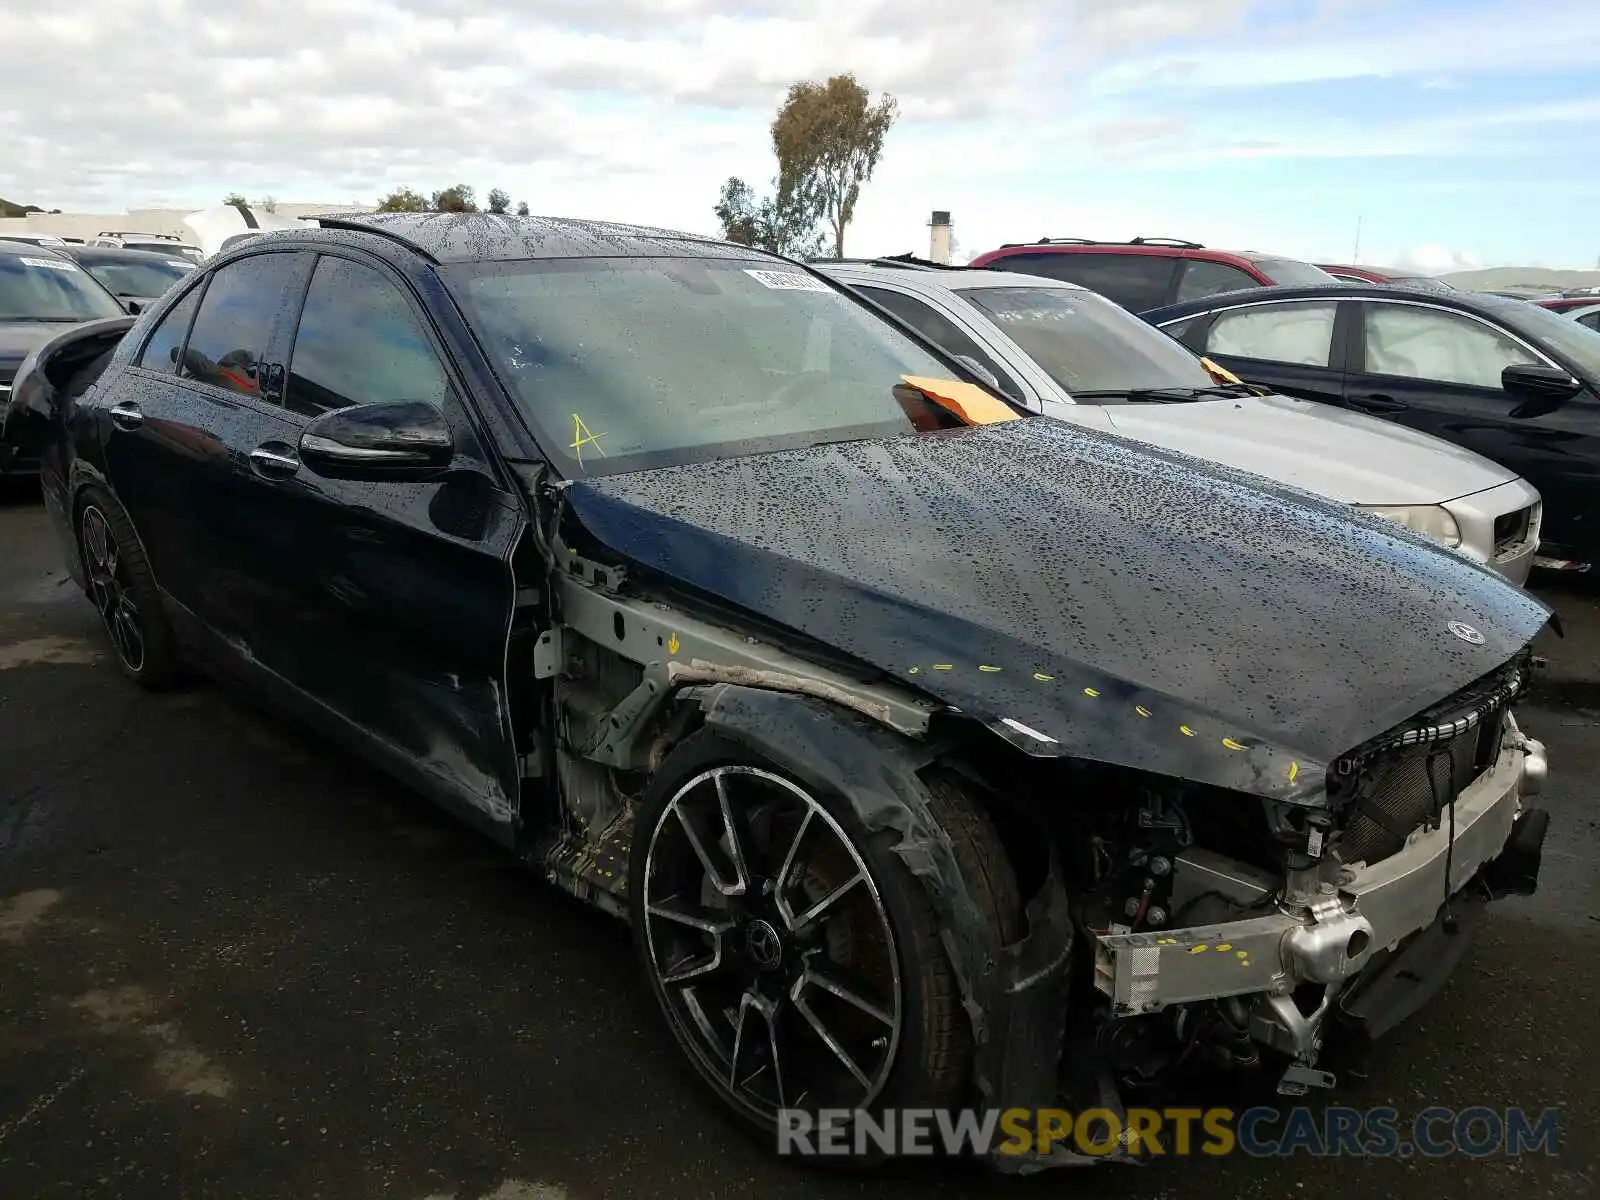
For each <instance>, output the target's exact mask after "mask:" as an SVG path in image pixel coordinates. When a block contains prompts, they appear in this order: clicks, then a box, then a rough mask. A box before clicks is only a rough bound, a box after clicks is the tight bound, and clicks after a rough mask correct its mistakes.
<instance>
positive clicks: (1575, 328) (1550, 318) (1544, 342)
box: [1495, 301, 1600, 387]
mask: <svg viewBox="0 0 1600 1200" xmlns="http://www.w3.org/2000/svg"><path fill="white" fill-rule="evenodd" d="M1495 311H1496V312H1497V313H1498V314H1499V316H1500V319H1501V320H1502V321H1504V322H1505V323H1506V324H1507V325H1509V326H1511V328H1513V329H1515V330H1516V331H1517V332H1519V333H1521V334H1523V335H1524V336H1526V337H1529V338H1531V339H1533V341H1534V342H1535V343H1536V344H1538V345H1541V346H1544V347H1545V348H1546V349H1548V350H1551V351H1553V352H1555V353H1556V354H1557V355H1559V356H1560V357H1562V358H1564V359H1566V360H1567V361H1568V362H1569V363H1571V364H1572V365H1573V366H1574V367H1576V368H1577V369H1578V373H1579V374H1580V375H1582V376H1584V377H1585V379H1586V381H1587V382H1588V383H1589V385H1590V386H1591V387H1592V386H1594V384H1595V383H1596V381H1600V332H1597V331H1596V330H1593V329H1590V328H1589V327H1588V326H1587V325H1584V324H1582V323H1581V322H1578V321H1574V320H1573V319H1572V318H1571V317H1570V316H1568V315H1567V314H1565V313H1557V312H1551V311H1550V310H1549V309H1548V308H1541V307H1540V306H1539V305H1537V304H1526V303H1524V304H1518V303H1516V302H1515V301H1512V302H1510V303H1507V304H1505V305H1496V306H1495Z"/></svg>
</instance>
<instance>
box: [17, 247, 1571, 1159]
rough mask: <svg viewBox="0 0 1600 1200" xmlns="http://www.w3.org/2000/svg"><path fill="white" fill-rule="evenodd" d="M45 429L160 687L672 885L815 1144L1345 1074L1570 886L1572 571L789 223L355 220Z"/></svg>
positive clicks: (675, 926)
mask: <svg viewBox="0 0 1600 1200" xmlns="http://www.w3.org/2000/svg"><path fill="white" fill-rule="evenodd" d="M5 436H6V437H7V438H15V439H24V440H26V439H31V440H32V441H33V442H34V444H36V445H37V446H38V447H39V448H40V451H41V453H42V457H43V468H42V479H43V482H44V489H43V490H44V495H45V503H46V507H47V510H48V512H49V514H50V518H51V520H52V523H53V525H54V527H55V529H56V530H57V532H58V534H59V536H60V540H61V547H62V552H63V554H64V556H65V562H66V565H67V568H68V570H69V571H70V572H71V574H72V577H73V578H74V579H75V580H76V581H77V582H78V584H79V586H81V587H82V588H83V590H84V592H85V594H86V595H87V596H88V597H89V599H90V600H91V601H92V602H93V604H94V606H95V608H96V609H97V610H98V612H99V613H100V616H101V619H102V621H103V623H104V626H105V631H106V635H107V637H108V639H109V642H110V645H111V646H112V647H113V648H114V651H115V655H114V657H115V661H116V662H117V663H118V664H119V666H120V668H121V670H122V671H123V672H124V673H125V674H126V675H127V676H128V677H129V678H130V679H131V680H132V681H134V682H135V683H137V684H139V685H141V686H145V687H152V688H154V687H164V686H174V685H176V684H178V683H179V682H181V679H182V673H181V668H182V667H183V666H184V665H191V666H193V665H198V666H202V667H203V668H205V669H207V670H209V671H212V672H214V673H217V674H218V675H220V676H221V677H223V678H228V679H233V680H235V681H237V682H239V683H240V684H242V685H243V686H245V687H248V688H249V689H250V691H251V693H252V694H253V695H254V696H255V697H256V698H258V699H259V700H261V701H263V702H269V703H275V704H277V705H279V706H281V707H282V708H283V709H284V710H285V711H286V712H288V713H292V714H297V715H298V716H299V717H300V718H301V719H303V720H305V721H307V722H309V723H311V724H312V725H313V726H314V727H315V728H316V729H317V730H319V731H320V732H321V733H322V734H324V735H326V736H329V737H333V738H336V739H340V740H342V741H344V742H345V743H346V744H348V745H349V746H351V747H352V748H354V749H355V750H357V751H359V752H361V753H363V754H365V755H366V756H368V757H369V758H371V759H372V760H374V761H375V762H377V763H379V764H380V765H382V766H384V767H386V768H387V769H389V770H390V771H392V772H393V773H394V775H395V776H396V777H397V778H398V779H399V780H401V781H403V782H405V783H407V784H410V785H411V786H414V787H415V788H418V789H420V790H421V791H423V792H424V793H426V794H428V795H430V796H432V797H433V798H435V799H436V800H437V801H438V802H440V803H441V804H443V805H446V806H448V807H449V808H451V809H452V810H454V811H456V812H458V813H460V814H461V815H463V816H464V817H465V818H467V819H468V820H470V821H472V822H474V823H475V824H476V825H478V826H479V827H480V828H482V829H483V830H485V831H486V832H487V833H488V834H489V835H490V836H491V837H493V838H495V839H497V840H498V841H499V842H500V843H501V844H502V845H504V846H505V847H507V848H508V849H510V850H512V851H513V852H515V853H516V854H517V855H519V856H521V858H522V859H523V860H524V861H526V862H527V863H529V864H530V865H531V866H533V867H534V868H535V869H536V870H538V871H539V872H541V873H542V874H543V875H544V876H545V877H546V878H547V879H549V880H550V881H551V882H552V883H554V884H555V885H556V886H558V887H560V888H564V889H566V890H568V891H570V892H572V893H573V894H575V895H577V896H579V897H582V898H583V899H584V900H586V901H588V902H590V903H592V904H594V905H597V906H599V907H600V908H602V909H604V910H605V911H607V912H610V913H614V914H616V915H617V916H619V917H621V918H622V919H624V920H625V921H627V922H628V923H629V924H630V926H631V927H632V930H633V933H634V935H635V937H634V941H635V945H636V946H637V953H638V958H639V965H640V969H641V972H642V975H643V977H644V980H645V983H646V986H647V987H648V988H649V989H650V992H651V994H652V995H653V997H654V999H655V1001H656V1003H657V1005H658V1006H659V1009H660V1012H661V1017H662V1026H663V1028H664V1029H665V1030H667V1031H669V1032H670V1035H671V1038H672V1041H673V1043H674V1044H675V1045H676V1046H677V1047H678V1048H679V1049H680V1050H681V1052H682V1053H683V1055H684V1056H685V1057H686V1059H687V1061H688V1063H690V1064H691V1065H692V1067H693V1069H694V1070H695V1071H696V1072H697V1073H698V1074H699V1076H700V1077H701V1078H702V1079H703V1081H704V1084H705V1086H706V1087H708V1088H709V1089H711V1091H712V1092H713V1093H714V1094H715V1095H716V1096H717V1097H719V1098H720V1100H721V1101H722V1102H723V1103H724V1104H725V1105H726V1107H727V1108H728V1110H729V1111H730V1112H732V1113H734V1114H737V1116H738V1117H739V1118H740V1119H742V1120H744V1121H746V1122H748V1123H750V1124H751V1125H752V1126H753V1127H755V1128H757V1129H764V1130H766V1131H768V1133H769V1134H771V1133H775V1131H776V1130H777V1129H778V1128H779V1121H780V1114H782V1113H793V1112H795V1111H800V1112H811V1113H821V1112H825V1111H827V1112H832V1111H835V1110H838V1111H842V1112H843V1113H844V1114H846V1115H845V1117H844V1120H845V1122H846V1124H849V1123H850V1122H854V1121H857V1120H860V1119H862V1117H863V1115H872V1116H873V1117H874V1119H875V1120H876V1121H879V1122H881V1121H883V1120H884V1119H886V1118H885V1117H884V1116H883V1114H884V1110H886V1109H888V1108H895V1109H904V1108H908V1107H932V1108H937V1109H952V1108H964V1107H967V1106H983V1107H991V1108H994V1107H1010V1106H1053V1105H1060V1104H1065V1105H1067V1106H1069V1107H1072V1108H1074V1109H1078V1110H1081V1109H1083V1108H1085V1107H1088V1106H1104V1105H1106V1104H1115V1103H1116V1100H1115V1097H1116V1094H1117V1089H1118V1088H1119V1087H1120V1086H1122V1085H1123V1084H1126V1083H1129V1082H1139V1083H1147V1082H1149V1081H1151V1080H1152V1079H1158V1078H1160V1076H1161V1073H1162V1072H1163V1071H1165V1072H1174V1071H1179V1070H1181V1069H1182V1068H1183V1067H1184V1066H1185V1065H1186V1064H1188V1063H1193V1062H1198V1061H1208V1062H1212V1063H1217V1064H1225V1065H1229V1066H1232V1067H1234V1068H1236V1069H1238V1070H1241V1071H1251V1072H1262V1071H1265V1072H1266V1075H1265V1079H1266V1081H1267V1082H1268V1083H1269V1084H1270V1082H1271V1081H1273V1080H1276V1082H1277V1084H1278V1086H1279V1087H1280V1088H1281V1089H1282V1090H1284V1091H1288V1092H1295V1091H1303V1090H1304V1089H1305V1088H1306V1087H1308V1086H1318V1085H1327V1084H1330V1083H1332V1082H1333V1079H1332V1077H1331V1075H1329V1074H1328V1073H1327V1070H1326V1064H1325V1063H1323V1062H1322V1061H1321V1060H1320V1056H1321V1054H1322V1046H1323V1038H1324V1035H1325V1034H1326V1033H1328V1032H1329V1030H1330V1028H1331V1027H1332V1025H1333V1023H1334V1022H1335V1021H1336V1020H1340V1021H1345V1022H1350V1023H1353V1024H1355V1025H1356V1026H1358V1027H1360V1028H1364V1029H1365V1030H1366V1032H1367V1033H1369V1034H1378V1033H1381V1032H1382V1031H1383V1030H1384V1028H1385V1027H1386V1026H1387V1025H1390V1024H1392V1023H1393V1021H1394V1020H1395V1019H1396V1018H1397V1017H1398V1016H1400V1015H1402V1014H1403V1013H1405V1012H1408V1011H1411V1010H1413V1009H1414V1008H1415V1007H1416V1006H1417V1004H1418V1003H1419V1002H1420V1001H1421V1000H1422V999H1423V998H1425V997H1426V995H1427V994H1428V992H1429V990H1430V989H1431V988H1433V987H1436V986H1437V983H1438V979H1439V978H1440V977H1441V976H1442V975H1443V974H1444V973H1445V969H1446V968H1447V967H1448V965H1449V963H1450V962H1451V961H1452V960H1453V957H1454V956H1456V955H1458V954H1459V953H1460V947H1461V945H1462V944H1463V943H1462V942H1461V941H1460V940H1459V939H1460V938H1462V937H1464V936H1466V931H1467V930H1469V929H1470V927H1471V918H1472V916H1473V914H1474V913H1475V912H1476V911H1477V910H1478V908H1479V903H1478V902H1479V901H1483V900H1487V899H1489V898H1492V897H1495V896H1500V895H1504V894H1507V893H1513V892H1526V891H1528V890H1530V889H1531V888H1533V887H1534V886H1535V884H1536V879H1537V874H1538V871H1539V863H1540V850H1541V845H1542V841H1543V838H1544V834H1545V829H1546V824H1547V821H1546V817H1545V814H1544V813H1543V812H1542V811H1541V810H1539V809H1537V808H1535V807H1533V806H1532V805H1531V804H1530V803H1528V801H1530V800H1531V798H1532V795H1533V793H1535V792H1536V791H1537V790H1538V788H1539V785H1540V783H1541V781H1542V780H1543V777H1544V773H1545V769H1546V767H1545V753H1544V748H1543V746H1542V745H1541V744H1540V743H1539V742H1538V741H1537V740H1536V739H1534V738H1532V737H1530V736H1529V735H1528V734H1526V733H1524V732H1523V731H1522V730H1521V729H1520V728H1519V726H1518V723H1517V721H1516V719H1515V717H1514V716H1513V714H1512V705H1513V703H1514V702H1515V700H1516V697H1517V696H1518V694H1519V693H1520V692H1521V690H1522V689H1523V688H1524V687H1525V686H1526V685H1527V683H1528V680H1529V673H1530V671H1531V670H1532V669H1533V662H1532V659H1531V657H1530V653H1531V651H1530V643H1531V641H1532V639H1533V638H1534V636H1535V635H1536V634H1538V633H1539V632H1540V630H1541V629H1543V628H1544V627H1545V625H1546V624H1547V623H1548V621H1549V619H1550V616H1551V614H1550V611H1549V610H1548V609H1547V608H1546V607H1545V606H1544V605H1542V604H1540V603H1539V602H1538V601H1536V600H1535V599H1533V598H1532V597H1530V596H1528V595H1527V594H1526V593H1524V592H1523V591H1521V590H1520V589H1518V588H1516V587H1514V586H1512V585H1511V584H1509V583H1507V582H1506V581H1505V580H1504V579H1502V578H1501V577H1500V576H1498V575H1496V574H1495V573H1494V572H1492V571H1490V570H1488V569H1487V568H1485V567H1482V566H1479V565H1477V564H1475V563H1471V562H1468V561H1467V560H1465V559H1463V558H1462V557H1461V556H1460V555H1457V554H1455V553H1452V552H1451V551H1448V550H1446V549H1444V548H1442V547H1440V546H1439V545H1437V544H1436V543H1434V542H1432V541H1430V540H1428V539H1427V538H1425V537H1422V536H1421V535H1418V534H1416V533H1414V532H1412V531H1410V530H1408V529H1405V528H1403V527H1401V526H1399V525H1397V524H1395V523H1394V522H1391V521H1387V520H1383V519H1380V518H1378V517H1374V516H1370V515H1366V514H1360V513H1353V512H1351V511H1350V510H1349V509H1348V508H1347V507H1346V506H1344V505H1340V504H1335V503H1332V502H1327V501H1322V500H1319V499H1317V498H1315V497H1309V496H1307V495H1305V494H1304V493H1300V492H1290V491H1288V490H1285V489H1280V488H1277V487H1275V486H1274V485H1272V484H1270V483H1267V482H1266V481H1263V480H1261V479H1259V478H1258V477H1254V476H1246V475H1243V474H1240V473H1236V472H1233V471H1231V470H1229V469H1226V468H1223V467H1220V466H1212V465H1208V464H1204V463H1199V462H1197V461H1196V460H1194V459H1191V458H1189V457H1187V456H1183V455H1177V454H1173V453H1171V452H1168V451H1164V450H1161V449H1158V448H1155V447H1149V446H1143V445H1138V444H1135V443H1131V442H1128V441H1126V440H1123V439H1121V438H1117V437H1114V436H1112V435H1110V434H1105V433H1099V432H1095V431H1092V430H1087V429H1079V428H1076V427H1074V426H1071V425H1067V424H1063V423H1061V422H1058V421H1052V420H1048V419H1045V418H1041V417H1034V416H1029V415H1027V414H1026V413H1025V412H1023V411H1022V410H1020V409H1017V408H1015V407H1014V406H1012V405H1011V404H1010V403H1008V402H1007V401H1005V400H1004V399H1003V398H1002V397H1000V396H999V395H998V394H996V393H995V392H993V391H992V390H990V389H988V388H987V387H986V386H984V385H983V384H982V383H981V382H980V380H979V379H978V378H977V377H975V376H973V375H972V374H971V373H970V371H969V369H968V368H967V367H965V366H964V365H963V364H961V363H960V362H958V361H957V360H955V359H953V358H951V357H950V356H949V355H948V354H947V353H946V352H945V351H943V350H940V349H939V348H938V347H936V346H935V345H933V344H932V343H929V342H925V341H923V340H921V339H919V338H918V337H917V336H916V335H914V334H912V333H910V332H908V331H906V330H904V329H903V328H901V327H900V326H898V325H897V324H895V323H893V322H891V321H889V320H888V319H886V318H884V317H883V316H882V315H881V314H880V313H879V312H878V311H877V310H876V309H874V308H873V307H872V306H870V305H869V304H868V303H867V302H865V301H863V300H861V299H859V298H857V297H855V296H853V295H851V294H850V293H849V292H847V291H846V290H844V289H842V288H840V287H839V286H838V285H836V284H835V283H833V282H831V281H829V280H827V279H826V278H825V277H823V276H822V275H820V274H818V273H817V272H815V271H813V270H811V269H810V268H809V267H807V266H805V265H803V264H800V263H796V262H793V261H789V260H786V259H783V258H779V257H777V256H774V255H769V254H764V253H762V252H760V251H758V250H754V249H751V248H749V247H745V246H738V245H732V244H728V243H724V242H719V241H714V240H709V239H704V238H697V237H693V236H689V235H684V234H677V233H672V232H668V231H662V230H652V229H642V228H636V227H629V226H615V225H603V224H596V223H591V222H584V221H562V220H554V219H541V218H509V217H496V216H489V215H470V216H463V215H435V216H416V215H388V216H381V217H378V216H366V217H355V218H322V219H321V220H320V224H319V227H318V228H314V229H310V228H308V229H304V230H299V231H293V232H284V233H267V234H263V235H261V236H260V237H256V238H252V239H251V240H250V241H248V242H246V243H244V244H243V245H242V246H240V247H238V248H237V249H235V250H232V251H229V252H226V253H224V254H222V255H220V256H218V257H217V258H216V259H214V260H213V261H212V262H211V263H209V264H208V265H207V266H206V267H204V268H202V269H201V270H199V271H196V272H195V273H194V274H193V275H191V276H190V277H189V278H188V279H186V280H183V281H181V282H180V283H179V284H178V285H177V286H176V287H175V288H174V289H173V290H172V291H170V292H169V293H167V294H166V295H165V296H164V297H163V298H162V299H161V300H160V301H159V302H158V304H156V305H155V306H153V307H152V308H151V309H149V310H147V311H146V312H145V313H143V314H141V315H140V316H138V317H137V318H133V317H127V316H124V317H121V318H117V319H111V320H104V321H100V322H95V323H92V324H89V325H86V326H82V327H79V328H77V329H75V330H71V331H64V332H63V333H62V334H61V335H60V336H59V337H57V338H55V339H54V340H53V341H52V342H51V343H49V344H48V345H46V346H44V347H41V348H40V349H38V350H36V351H35V352H34V353H33V354H32V355H31V356H30V361H29V363H28V364H27V365H26V366H25V367H24V369H23V372H22V375H21V376H20V377H19V379H18V382H17V385H16V393H15V394H14V395H13V397H12V401H11V405H10V407H9V409H8V412H7V425H6V431H5ZM308 835H309V836H314V832H311V833H309V834H308ZM1458 930H1459V932H1457V931H1458ZM507 969H508V970H509V971H513V972H514V971H518V970H526V971H537V970H539V964H537V963H532V962H530V963H525V964H509V963H508V964H507ZM352 1020H360V1017H359V1015H353V1016H352ZM508 1036H509V1032H508ZM1443 1052H1444V1053H1457V1052H1459V1053H1466V1052H1467V1051H1466V1050H1465V1049H1463V1048H1459V1047H1453V1046H1451V1047H1445V1048H1444V1050H1443ZM621 1086H626V1085H625V1084H623V1085H621ZM845 1136H846V1140H847V1144H848V1138H849V1130H848V1129H846V1130H845ZM1098 1148H1101V1149H1105V1150H1106V1151H1107V1154H1105V1155H1103V1156H1102V1155H1097V1154H1083V1153H1080V1152H1079V1151H1078V1150H1076V1149H1072V1150H1069V1149H1068V1148H1067V1147H1066V1146H1065V1145H1062V1144H1056V1145H1055V1146H1054V1148H1053V1150H1051V1151H1050V1152H1048V1153H1046V1152H1044V1151H1043V1150H1041V1148H1040V1147H1038V1146H1034V1147H1031V1148H1029V1147H1025V1148H1024V1149H1025V1150H1026V1151H1027V1153H1023V1154H1017V1155H1007V1154H1005V1153H1004V1152H1003V1150H1002V1151H996V1153H995V1155H994V1157H993V1159H992V1160H991V1161H993V1162H995V1163H996V1165H998V1166H1001V1167H1010V1168H1013V1169H1017V1168H1027V1167H1033V1166H1040V1165H1048V1164H1054V1163H1057V1162H1067V1161H1100V1160H1102V1159H1103V1158H1115V1157H1119V1156H1125V1155H1126V1154H1127V1153H1129V1150H1128V1147H1127V1146H1126V1145H1124V1144H1123V1143H1122V1142H1120V1141H1119V1142H1116V1143H1114V1144H1110V1145H1105V1146H1101V1147H1098Z"/></svg>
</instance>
